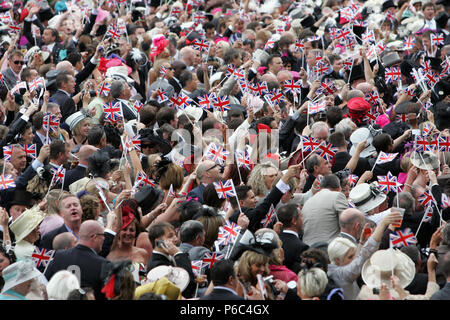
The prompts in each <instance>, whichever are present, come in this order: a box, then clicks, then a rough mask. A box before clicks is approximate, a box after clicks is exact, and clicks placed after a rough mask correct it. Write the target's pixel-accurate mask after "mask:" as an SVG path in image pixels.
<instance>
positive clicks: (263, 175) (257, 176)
mask: <svg viewBox="0 0 450 320" xmlns="http://www.w3.org/2000/svg"><path fill="white" fill-rule="evenodd" d="M279 177H281V173H280V171H279V170H278V169H277V167H275V165H273V164H272V163H271V162H265V163H260V164H257V165H256V166H255V167H254V168H253V170H252V172H250V175H249V177H248V185H249V186H251V187H252V190H253V192H254V193H255V195H256V197H258V198H260V199H261V198H264V197H265V196H267V195H268V194H269V192H270V190H271V189H272V184H273V182H274V180H275V179H276V178H279Z"/></svg>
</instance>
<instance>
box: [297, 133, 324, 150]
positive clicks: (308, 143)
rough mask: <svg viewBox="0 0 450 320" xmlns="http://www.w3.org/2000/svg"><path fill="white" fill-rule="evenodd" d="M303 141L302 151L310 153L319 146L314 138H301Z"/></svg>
mask: <svg viewBox="0 0 450 320" xmlns="http://www.w3.org/2000/svg"><path fill="white" fill-rule="evenodd" d="M300 137H301V140H302V151H303V152H310V151H313V150H314V149H315V148H316V147H317V146H318V145H319V141H317V140H316V139H314V138H312V137H307V136H300Z"/></svg>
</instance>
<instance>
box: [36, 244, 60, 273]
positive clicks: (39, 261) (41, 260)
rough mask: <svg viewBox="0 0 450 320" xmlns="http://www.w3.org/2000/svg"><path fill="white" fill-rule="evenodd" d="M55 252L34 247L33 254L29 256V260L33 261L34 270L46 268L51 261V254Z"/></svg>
mask: <svg viewBox="0 0 450 320" xmlns="http://www.w3.org/2000/svg"><path fill="white" fill-rule="evenodd" d="M54 253H55V250H48V249H45V248H39V247H37V246H35V247H34V250H33V253H32V254H31V258H32V259H33V262H34V264H35V265H36V268H39V267H41V266H42V267H44V268H45V267H46V266H47V265H48V264H49V262H50V261H51V260H52V259H53V254H54Z"/></svg>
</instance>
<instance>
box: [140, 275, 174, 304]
mask: <svg viewBox="0 0 450 320" xmlns="http://www.w3.org/2000/svg"><path fill="white" fill-rule="evenodd" d="M147 292H153V293H156V294H159V295H164V296H165V297H167V300H178V299H181V290H180V288H178V287H177V286H176V285H175V284H173V283H172V282H170V281H169V280H168V279H167V278H166V277H162V278H161V279H159V280H158V281H156V282H150V283H147V284H144V285H142V286H139V287H137V288H136V291H135V293H134V295H135V296H136V299H138V298H139V297H140V296H142V295H143V294H144V293H147Z"/></svg>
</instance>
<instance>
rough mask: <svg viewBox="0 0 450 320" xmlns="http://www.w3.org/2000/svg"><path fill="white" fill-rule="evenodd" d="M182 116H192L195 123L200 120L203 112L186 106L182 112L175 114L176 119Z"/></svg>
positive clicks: (194, 107)
mask: <svg viewBox="0 0 450 320" xmlns="http://www.w3.org/2000/svg"><path fill="white" fill-rule="evenodd" d="M182 114H185V115H187V116H193V117H194V118H195V122H197V121H198V120H200V118H201V117H202V115H203V110H202V109H201V108H198V107H196V106H188V107H186V109H184V110H179V111H178V112H177V118H178V117H179V116H181V115H182Z"/></svg>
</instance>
